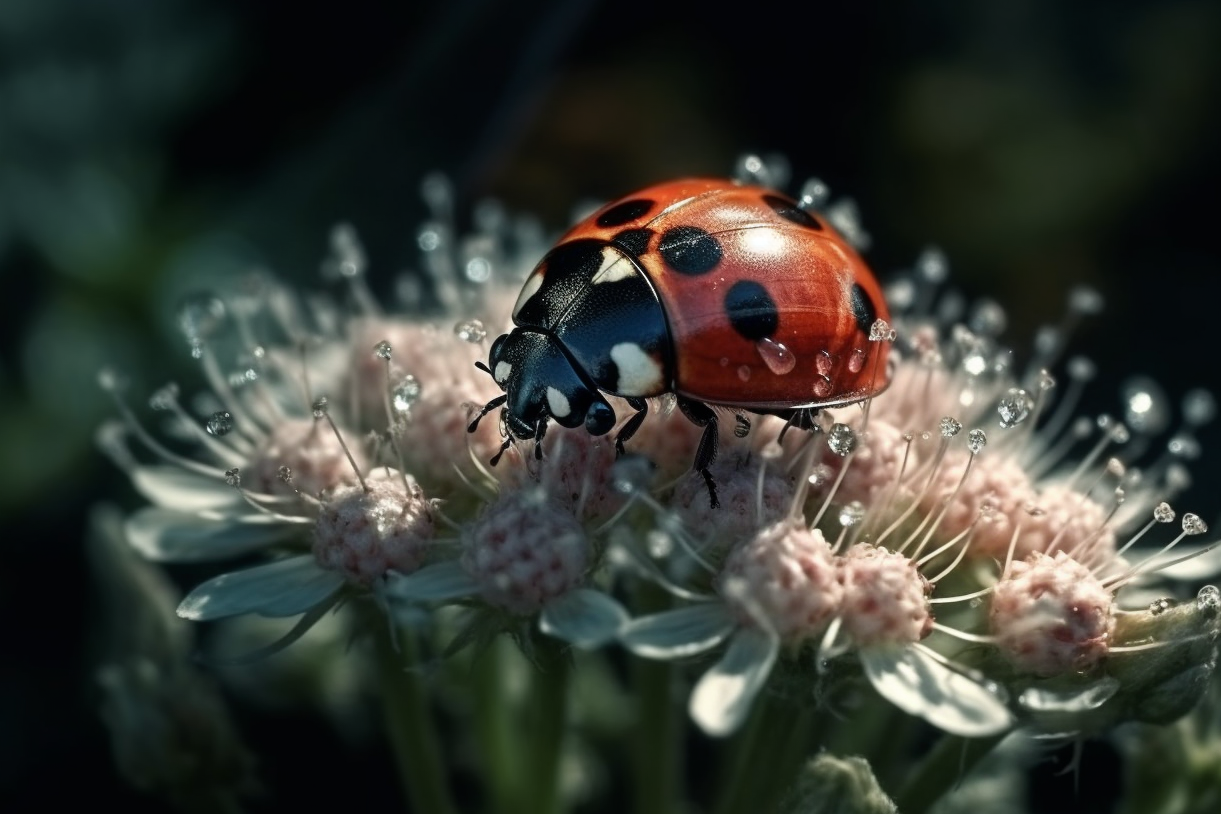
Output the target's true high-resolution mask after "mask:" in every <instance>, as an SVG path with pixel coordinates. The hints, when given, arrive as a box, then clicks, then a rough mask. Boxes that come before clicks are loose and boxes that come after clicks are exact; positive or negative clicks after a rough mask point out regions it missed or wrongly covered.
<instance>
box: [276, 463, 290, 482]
mask: <svg viewBox="0 0 1221 814" xmlns="http://www.w3.org/2000/svg"><path fill="white" fill-rule="evenodd" d="M276 479H277V480H278V481H280V483H292V482H293V470H292V467H291V466H281V467H280V468H279V469H277V470H276Z"/></svg>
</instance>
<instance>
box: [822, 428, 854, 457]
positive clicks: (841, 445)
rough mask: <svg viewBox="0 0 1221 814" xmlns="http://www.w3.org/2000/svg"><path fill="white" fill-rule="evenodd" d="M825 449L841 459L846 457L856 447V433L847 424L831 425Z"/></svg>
mask: <svg viewBox="0 0 1221 814" xmlns="http://www.w3.org/2000/svg"><path fill="white" fill-rule="evenodd" d="M827 447H828V448H830V450H831V451H832V452H834V453H835V454H836V455H838V456H840V457H841V458H843V457H846V456H847V455H848V453H850V452H852V450H853V449H854V448H855V447H856V433H855V432H853V431H852V428H851V427H849V426H848V425H847V424H832V425H831V430H830V432H828V433H827Z"/></svg>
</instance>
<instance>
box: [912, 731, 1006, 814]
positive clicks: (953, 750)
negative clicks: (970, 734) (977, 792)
mask: <svg viewBox="0 0 1221 814" xmlns="http://www.w3.org/2000/svg"><path fill="white" fill-rule="evenodd" d="M1003 738H1004V736H1003V735H994V736H992V737H990V738H974V739H969V740H968V739H963V738H960V737H957V736H955V735H943V736H942V737H941V739H940V740H939V741H938V742H937V745H936V746H934V747H933V750H932V751H931V752H929V753H928V755H927V756H926V757H925V758H924V760H922V761H920V763H919V764H918V765H917V766H916V767H915V768H914V769H913V770H912V772H911V774H909V775H908V778H907V782H905V783H904V784H903V787H902V788H900V789H899V793H898V794H896V795H895V796H894V801H895V803H896V804H897V805H898V807H899V810H900V811H902V812H903V814H923V812H925V811H928V809H929V808H930V807H932V805H933V804H934V803H936V802H937V801H938V800H940V799H941V797H942V796H943V795H944V794H945V793H946V792H947V791H948V790H949V789H950V788H951V787H952V786H954V785H955V784H956V783H958V781H960V780H961V779H962V777H963V775H965V774H966V773H967V772H968V771H970V770H971V767H973V766H974V765H975V764H976V763H978V762H979V761H980V760H982V759H983V758H984V757H985V756H987V755H988V753H989V752H991V751H992V749H993V747H995V746H996V745H997V744H998V743H1000V742H1001V740H1002V739H1003Z"/></svg>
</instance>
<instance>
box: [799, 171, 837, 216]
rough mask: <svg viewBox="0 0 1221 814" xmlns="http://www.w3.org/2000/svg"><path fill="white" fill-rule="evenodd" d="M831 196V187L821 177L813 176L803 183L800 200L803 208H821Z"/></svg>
mask: <svg viewBox="0 0 1221 814" xmlns="http://www.w3.org/2000/svg"><path fill="white" fill-rule="evenodd" d="M830 197H831V188H830V187H828V186H827V185H826V184H824V183H823V182H822V179H820V178H811V179H809V180H808V181H806V182H805V183H804V184H802V185H801V197H800V198H798V202H799V203H800V204H801V208H802V209H821V208H822V207H823V206H825V205H826V203H827V201H828V200H829V199H830Z"/></svg>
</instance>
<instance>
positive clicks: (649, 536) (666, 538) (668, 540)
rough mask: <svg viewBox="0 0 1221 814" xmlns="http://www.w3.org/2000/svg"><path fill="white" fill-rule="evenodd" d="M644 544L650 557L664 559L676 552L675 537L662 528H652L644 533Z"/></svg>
mask: <svg viewBox="0 0 1221 814" xmlns="http://www.w3.org/2000/svg"><path fill="white" fill-rule="evenodd" d="M644 546H645V548H646V549H647V550H648V552H649V556H650V557H655V558H657V559H662V558H664V557H668V556H670V555H671V554H672V553H673V552H674V538H673V537H671V536H670V535H669V534H666V533H665V532H664V531H662V530H660V529H652V530H651V531H649V532H648V533H646V534H645V535H644Z"/></svg>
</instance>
